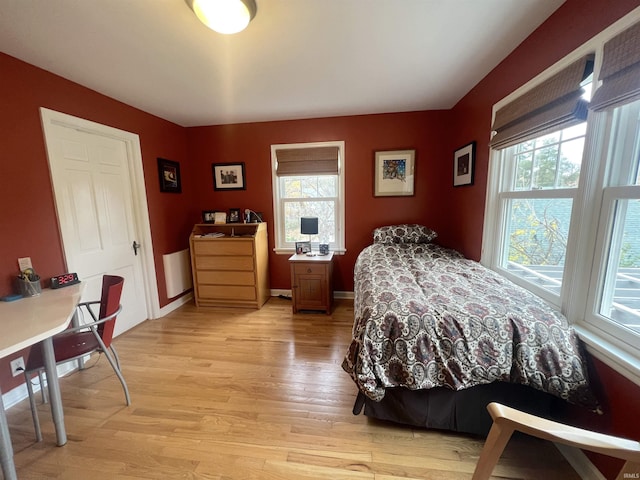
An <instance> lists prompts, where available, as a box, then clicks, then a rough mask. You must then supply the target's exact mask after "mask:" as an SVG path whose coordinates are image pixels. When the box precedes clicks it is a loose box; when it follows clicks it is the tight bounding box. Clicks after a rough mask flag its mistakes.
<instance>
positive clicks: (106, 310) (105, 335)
mask: <svg viewBox="0 0 640 480" xmlns="http://www.w3.org/2000/svg"><path fill="white" fill-rule="evenodd" d="M123 284H124V278H122V277H118V276H116V275H105V276H104V277H102V296H101V297H100V316H99V317H98V318H99V319H103V318H105V317H108V316H109V315H112V314H114V313H115V312H116V311H117V310H118V308H119V307H120V297H121V296H122V286H123ZM115 326H116V317H113V318H112V319H111V320H109V321H108V322H104V323H102V324H100V325H98V333H99V334H100V337H101V338H102V341H103V342H104V344H105V346H106V347H107V348H109V347H110V346H111V340H112V339H113V329H114V328H115Z"/></svg>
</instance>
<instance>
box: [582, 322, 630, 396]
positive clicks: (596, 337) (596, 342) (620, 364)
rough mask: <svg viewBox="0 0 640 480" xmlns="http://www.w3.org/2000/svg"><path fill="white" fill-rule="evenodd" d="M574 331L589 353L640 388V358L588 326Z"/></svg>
mask: <svg viewBox="0 0 640 480" xmlns="http://www.w3.org/2000/svg"><path fill="white" fill-rule="evenodd" d="M574 329H575V331H576V333H577V334H578V336H579V337H580V339H581V340H582V341H583V342H584V343H585V346H586V348H587V352H589V353H590V354H591V355H593V356H594V357H596V358H597V359H598V360H600V361H602V362H603V363H605V364H606V365H608V366H609V367H611V368H612V369H613V370H615V371H616V372H618V373H619V374H620V375H622V376H624V377H625V378H627V379H628V380H630V381H631V382H633V383H635V384H636V385H638V386H640V358H638V356H637V355H632V354H630V353H629V352H627V351H625V350H624V349H623V348H622V347H620V346H617V345H615V344H614V343H613V341H609V340H607V339H605V338H604V337H603V335H602V334H601V333H600V332H597V331H596V330H594V329H593V328H590V327H589V326H587V325H584V324H582V325H574Z"/></svg>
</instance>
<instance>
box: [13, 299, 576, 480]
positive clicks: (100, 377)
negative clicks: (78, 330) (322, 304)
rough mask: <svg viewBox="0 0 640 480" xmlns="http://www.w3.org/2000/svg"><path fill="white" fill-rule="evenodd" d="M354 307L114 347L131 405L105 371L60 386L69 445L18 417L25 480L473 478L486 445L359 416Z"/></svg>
mask: <svg viewBox="0 0 640 480" xmlns="http://www.w3.org/2000/svg"><path fill="white" fill-rule="evenodd" d="M352 321H353V302H352V301H349V300H338V301H337V302H336V306H335V309H334V313H333V314H332V315H331V316H328V315H325V314H322V313H319V314H314V313H300V314H297V315H292V313H291V303H290V302H289V301H287V300H283V299H279V298H272V299H271V300H269V302H268V303H267V304H266V305H265V306H264V307H263V308H262V309H260V310H245V309H231V308H200V309H197V308H196V307H195V306H193V305H191V304H190V305H185V306H183V307H181V308H180V309H179V310H177V311H175V312H173V313H171V314H170V315H168V316H166V317H164V318H163V319H160V320H153V321H148V322H145V323H144V324H142V325H140V326H138V327H136V328H134V329H133V330H130V331H128V332H126V333H125V334H123V335H121V336H120V337H118V338H117V339H116V341H115V345H116V348H117V349H118V352H119V353H120V358H121V361H122V365H123V372H124V376H125V378H126V379H127V382H128V384H129V389H130V391H131V397H132V405H131V406H130V407H126V406H125V404H124V395H123V393H122V389H121V387H120V384H119V382H118V380H117V378H116V377H115V375H114V374H113V371H112V370H111V367H110V366H109V364H108V363H107V361H106V359H104V358H100V357H98V356H95V357H94V358H92V359H91V360H90V361H89V362H88V366H90V368H89V369H87V370H85V371H82V372H75V373H73V374H71V375H69V376H68V377H65V378H63V379H62V380H61V389H62V396H63V402H64V409H65V420H66V426H67V432H68V436H69V442H68V443H67V445H66V446H64V447H60V448H58V447H56V446H55V434H54V431H53V424H52V422H51V416H50V413H49V411H48V406H47V405H40V406H39V411H40V419H41V422H42V427H43V435H44V442H42V443H40V444H36V443H34V440H33V428H32V424H31V417H30V412H29V406H28V401H27V400H25V401H23V402H21V403H20V404H19V405H17V406H15V407H13V408H11V409H10V410H9V411H8V419H9V423H10V427H11V434H12V438H13V442H14V448H15V450H16V453H15V460H16V465H17V468H18V476H19V478H20V479H42V478H59V479H83V480H84V479H89V480H98V479H164V478H171V479H172V478H184V479H208V480H223V479H224V480H227V479H265V480H282V479H291V480H293V479H295V480H306V479H332V480H334V479H371V480H393V479H401V478H402V479H432V480H453V479H456V480H460V479H469V478H471V473H472V472H473V469H474V467H475V464H476V461H477V458H478V455H479V453H480V450H481V449H482V446H483V439H481V438H476V437H470V436H465V435H459V434H452V433H447V432H439V431H428V430H420V429H412V428H409V427H405V426H398V425H394V424H389V423H383V422H378V421H372V420H369V419H367V417H365V416H363V415H359V416H354V415H353V414H352V413H351V409H352V406H353V402H354V399H355V395H356V389H355V386H354V385H353V383H352V381H351V379H350V378H349V376H348V375H347V374H346V373H345V372H344V371H343V370H342V368H341V367H340V364H341V363H342V357H343V355H344V353H345V352H346V347H347V343H348V341H349V339H350V333H351V325H352ZM494 475H496V477H495V478H510V479H540V478H545V480H554V479H558V480H559V479H562V480H571V479H578V478H579V477H578V475H577V474H576V473H575V472H574V471H573V470H572V468H571V467H570V466H569V465H568V463H567V462H566V461H565V460H564V459H563V458H562V457H561V455H560V454H559V452H558V451H557V450H556V449H555V447H554V446H553V445H552V444H550V443H548V442H543V441H540V440H537V439H534V438H530V437H524V436H522V437H515V438H513V439H512V441H511V442H510V444H509V445H508V446H507V450H506V451H505V453H504V455H503V457H502V459H501V461H500V463H499V465H498V467H497V468H496V471H495V472H494Z"/></svg>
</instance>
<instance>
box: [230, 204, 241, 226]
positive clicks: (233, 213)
mask: <svg viewBox="0 0 640 480" xmlns="http://www.w3.org/2000/svg"><path fill="white" fill-rule="evenodd" d="M227 218H228V219H229V220H228V223H242V214H241V213H240V209H239V208H230V209H229V216H228V217H227Z"/></svg>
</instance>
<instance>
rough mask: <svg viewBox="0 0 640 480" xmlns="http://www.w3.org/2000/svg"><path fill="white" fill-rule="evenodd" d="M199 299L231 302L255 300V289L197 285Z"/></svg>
mask: <svg viewBox="0 0 640 480" xmlns="http://www.w3.org/2000/svg"><path fill="white" fill-rule="evenodd" d="M198 294H199V296H200V298H202V299H207V300H224V301H229V302H233V301H234V300H235V301H238V300H255V299H256V289H255V287H243V286H232V285H199V286H198Z"/></svg>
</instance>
